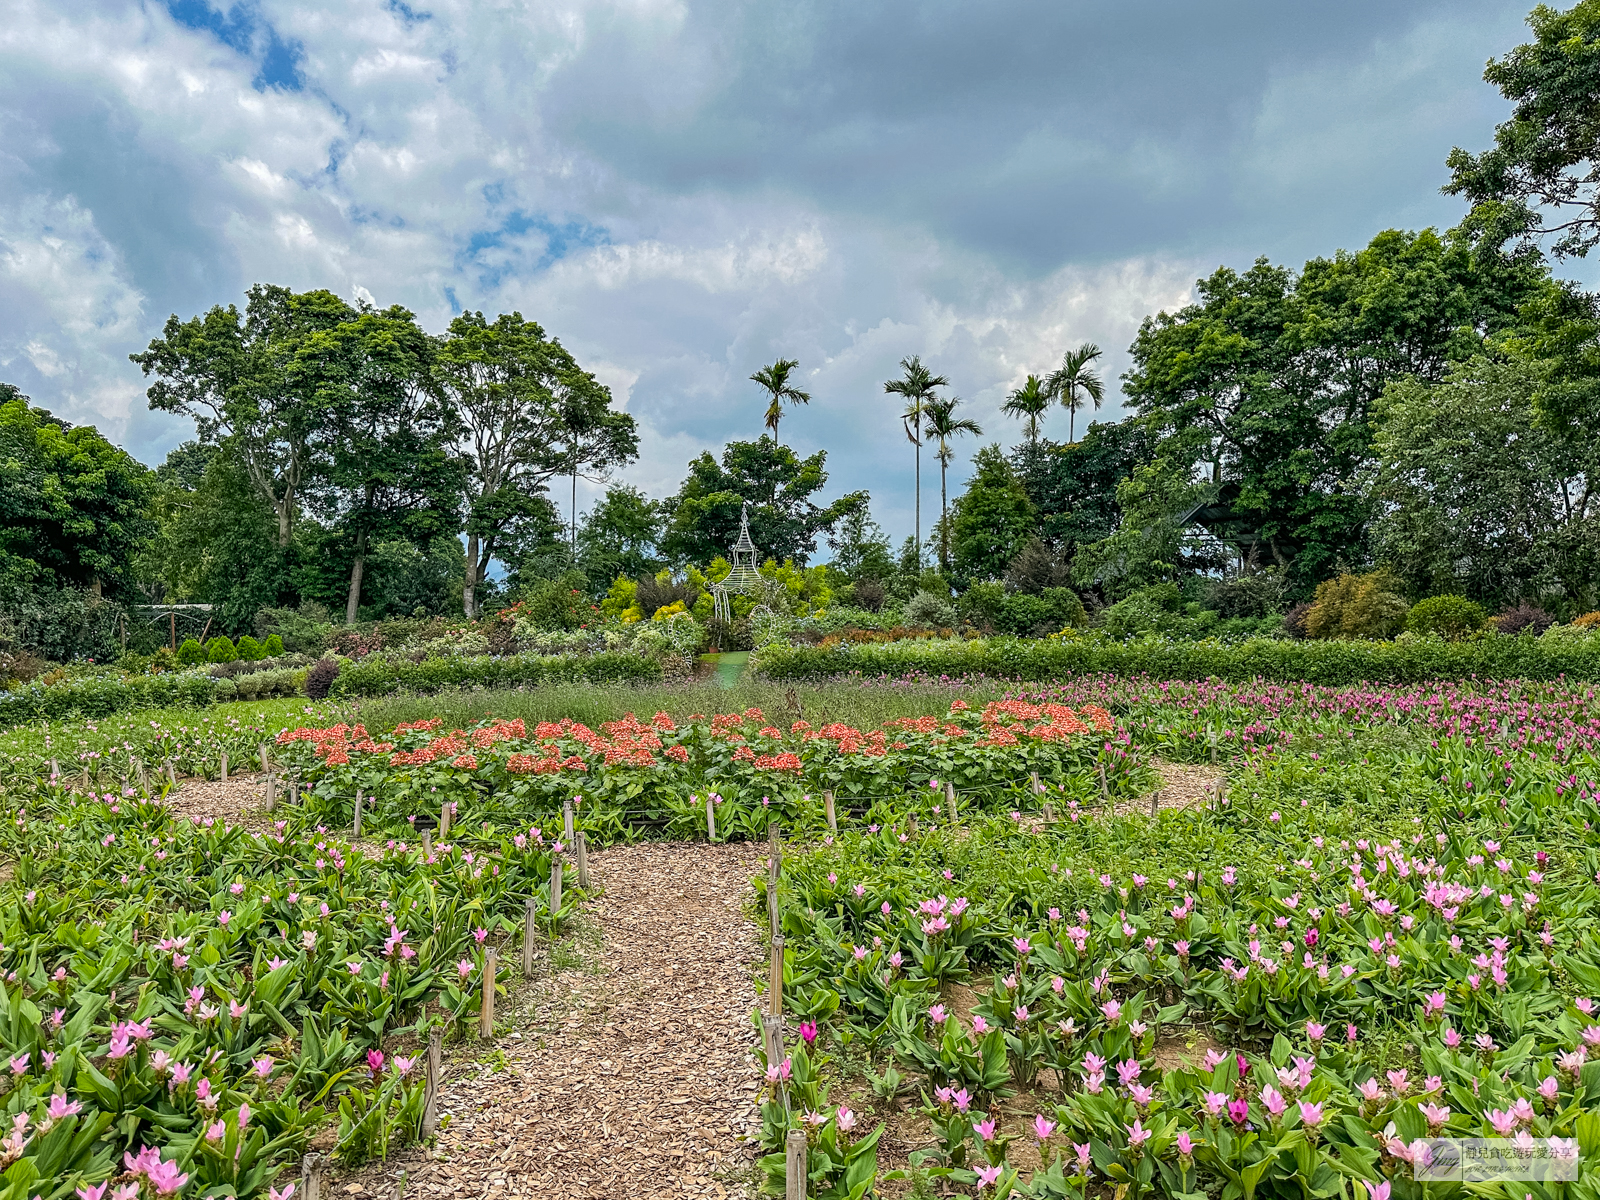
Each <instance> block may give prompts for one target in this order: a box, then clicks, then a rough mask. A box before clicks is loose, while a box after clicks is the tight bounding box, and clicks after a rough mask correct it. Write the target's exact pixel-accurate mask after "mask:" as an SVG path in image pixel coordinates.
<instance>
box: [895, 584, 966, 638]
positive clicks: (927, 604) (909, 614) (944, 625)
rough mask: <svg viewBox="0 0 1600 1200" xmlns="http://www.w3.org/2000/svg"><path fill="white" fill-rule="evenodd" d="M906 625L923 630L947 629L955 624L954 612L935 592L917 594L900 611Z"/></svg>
mask: <svg viewBox="0 0 1600 1200" xmlns="http://www.w3.org/2000/svg"><path fill="white" fill-rule="evenodd" d="M901 615H902V619H903V620H904V621H905V623H906V624H907V625H911V626H914V627H920V628H924V629H948V628H949V627H950V626H952V625H954V624H955V623H956V610H955V609H954V608H953V607H952V606H951V604H950V601H949V600H948V599H946V598H945V597H944V596H941V595H939V594H938V593H937V592H926V591H924V592H918V593H917V594H916V595H915V596H913V597H911V599H910V600H908V601H906V606H905V608H904V610H903V611H902V614H901Z"/></svg>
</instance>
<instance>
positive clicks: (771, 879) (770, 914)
mask: <svg viewBox="0 0 1600 1200" xmlns="http://www.w3.org/2000/svg"><path fill="white" fill-rule="evenodd" d="M782 871H783V851H782V849H780V847H779V842H778V823H777V822H776V821H768V822H767V925H768V927H769V932H770V933H771V935H772V936H773V937H777V936H778V930H780V929H782V928H783V924H782V922H781V921H779V919H778V876H779V875H780V874H781V873H782Z"/></svg>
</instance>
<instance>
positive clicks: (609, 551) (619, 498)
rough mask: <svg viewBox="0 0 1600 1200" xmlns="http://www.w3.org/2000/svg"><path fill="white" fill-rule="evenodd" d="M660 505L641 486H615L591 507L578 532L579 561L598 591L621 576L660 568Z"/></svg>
mask: <svg viewBox="0 0 1600 1200" xmlns="http://www.w3.org/2000/svg"><path fill="white" fill-rule="evenodd" d="M660 539H661V510H660V506H659V505H658V504H657V503H656V502H655V501H654V500H652V499H650V498H649V497H648V496H646V495H645V494H644V493H643V492H641V491H640V490H639V489H638V488H634V487H628V486H626V485H622V484H618V485H614V486H612V487H610V488H608V489H607V490H606V494H605V495H604V496H603V497H602V498H601V500H600V502H599V503H598V504H596V505H595V506H594V508H592V509H590V510H589V514H588V516H586V517H585V518H584V521H583V527H582V528H581V529H580V530H579V531H578V564H579V566H580V567H581V568H582V570H583V573H584V575H585V576H586V577H587V578H588V580H589V586H590V588H591V589H592V590H595V591H604V590H605V589H606V588H607V587H609V586H610V584H611V581H612V580H613V579H616V578H617V577H618V576H623V577H626V578H628V579H637V578H639V576H641V575H654V574H655V573H656V572H657V571H658V570H660V568H661V563H660V561H659V559H658V558H657V552H656V543H657V542H658V541H660Z"/></svg>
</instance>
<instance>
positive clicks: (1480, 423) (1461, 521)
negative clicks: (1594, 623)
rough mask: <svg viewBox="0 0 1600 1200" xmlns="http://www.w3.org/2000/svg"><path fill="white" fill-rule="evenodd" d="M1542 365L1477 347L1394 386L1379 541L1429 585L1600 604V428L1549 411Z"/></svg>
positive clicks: (1383, 445)
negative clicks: (1559, 425)
mask: <svg viewBox="0 0 1600 1200" xmlns="http://www.w3.org/2000/svg"><path fill="white" fill-rule="evenodd" d="M1541 374H1542V371H1541V368H1540V365H1539V364H1536V363H1530V362H1526V361H1522V360H1516V359H1513V360H1510V361H1501V362H1495V361H1491V360H1488V359H1484V358H1477V359H1473V360H1472V361H1471V362H1468V363H1464V364H1461V365H1460V366H1457V367H1455V368H1453V369H1452V370H1451V371H1450V372H1449V374H1448V375H1447V376H1446V377H1445V379H1444V380H1443V381H1442V382H1440V383H1438V384H1433V385H1430V384H1427V383H1424V382H1422V381H1421V380H1418V379H1415V378H1407V379H1401V380H1398V381H1396V382H1395V383H1394V384H1392V385H1391V386H1390V387H1389V390H1388V391H1387V392H1386V393H1385V395H1384V398H1383V401H1382V403H1381V405H1380V407H1379V414H1378V415H1379V417H1380V420H1381V425H1380V427H1379V432H1378V436H1377V441H1376V445H1375V449H1376V452H1377V456H1378V461H1377V464H1376V467H1375V469H1374V472H1373V481H1374V490H1375V494H1376V497H1377V499H1378V501H1379V505H1380V515H1379V517H1378V520H1377V522H1376V523H1375V525H1374V529H1373V540H1374V543H1375V545H1376V549H1377V552H1378V555H1379V557H1380V559H1381V560H1382V561H1383V562H1384V563H1385V564H1386V565H1388V566H1389V567H1390V568H1391V570H1393V572H1394V573H1395V574H1396V575H1398V576H1399V577H1400V578H1401V579H1403V580H1404V581H1405V582H1406V583H1407V584H1408V585H1409V587H1410V588H1411V589H1412V590H1413V591H1414V592H1415V593H1416V594H1417V595H1433V594H1437V593H1445V592H1450V593H1457V594H1462V595H1466V596H1469V597H1471V598H1472V599H1475V600H1480V601H1483V602H1485V603H1487V604H1490V605H1499V604H1507V603H1512V604H1514V603H1516V602H1517V601H1521V600H1528V601H1534V602H1547V603H1556V604H1558V605H1559V606H1560V607H1563V608H1567V609H1571V610H1573V611H1584V610H1587V609H1591V608H1593V607H1595V605H1596V604H1597V603H1600V592H1597V586H1600V434H1597V433H1596V432H1595V431H1593V430H1587V431H1575V430H1567V431H1559V432H1558V431H1555V430H1552V429H1551V428H1549V427H1548V425H1547V424H1545V423H1544V422H1542V421H1541V420H1540V418H1539V414H1538V411H1537V409H1536V407H1535V404H1534V397H1535V395H1536V394H1537V392H1538V390H1539V387H1540V385H1541V378H1540V377H1541Z"/></svg>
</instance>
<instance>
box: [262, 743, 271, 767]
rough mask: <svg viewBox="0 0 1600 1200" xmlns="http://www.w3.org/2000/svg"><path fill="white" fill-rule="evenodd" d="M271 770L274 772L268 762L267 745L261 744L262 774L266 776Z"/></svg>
mask: <svg viewBox="0 0 1600 1200" xmlns="http://www.w3.org/2000/svg"><path fill="white" fill-rule="evenodd" d="M270 770H272V764H270V763H269V762H267V744H266V743H265V742H262V743H261V771H262V774H265V773H266V772H268V771H270Z"/></svg>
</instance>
